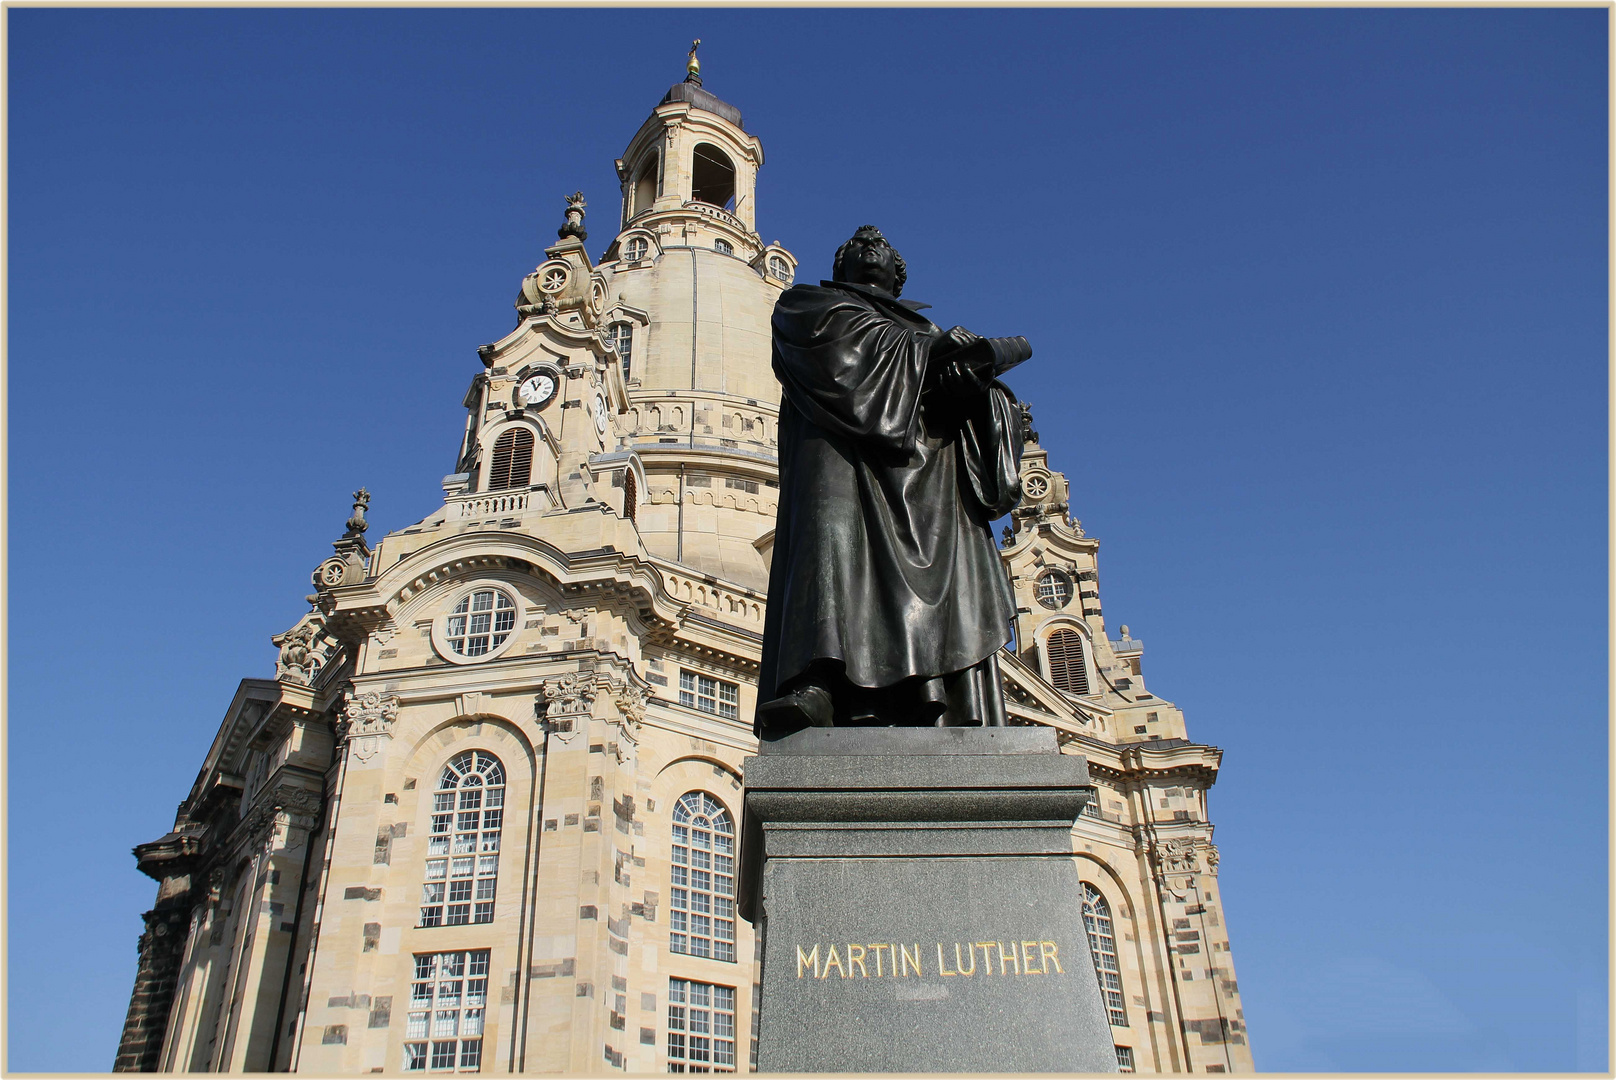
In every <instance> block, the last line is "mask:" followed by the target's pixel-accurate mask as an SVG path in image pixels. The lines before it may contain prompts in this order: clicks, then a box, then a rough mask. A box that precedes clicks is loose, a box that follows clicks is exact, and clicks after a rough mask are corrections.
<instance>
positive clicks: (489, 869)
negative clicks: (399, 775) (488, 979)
mask: <svg viewBox="0 0 1616 1080" xmlns="http://www.w3.org/2000/svg"><path fill="white" fill-rule="evenodd" d="M504 815H505V770H504V769H502V768H501V767H500V764H499V759H498V758H495V757H493V756H492V755H490V754H487V753H485V752H483V751H481V750H467V751H466V752H465V753H463V754H459V755H456V757H455V758H454V760H452V761H450V762H449V764H447V765H445V766H444V767H443V773H442V774H441V775H440V776H439V777H438V790H437V791H435V792H433V794H432V830H431V832H430V833H428V834H427V859H426V880H425V882H423V883H422V885H421V925H422V926H464V925H466V924H467V923H488V922H493V921H494V891H495V886H496V884H497V883H498V880H499V834H500V829H501V827H502V826H503V824H504ZM445 955H447V954H445ZM484 955H486V954H484Z"/></svg>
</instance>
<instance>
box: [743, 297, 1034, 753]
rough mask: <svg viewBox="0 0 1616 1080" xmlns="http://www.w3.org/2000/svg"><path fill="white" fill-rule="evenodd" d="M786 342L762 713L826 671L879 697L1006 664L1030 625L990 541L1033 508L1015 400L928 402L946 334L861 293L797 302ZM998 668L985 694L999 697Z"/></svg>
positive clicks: (790, 301) (784, 316) (780, 356)
mask: <svg viewBox="0 0 1616 1080" xmlns="http://www.w3.org/2000/svg"><path fill="white" fill-rule="evenodd" d="M773 328H774V373H775V375H776V377H777V378H778V379H779V380H780V383H781V386H782V388H783V391H784V392H783V394H782V398H781V402H780V509H779V516H778V518H777V520H776V525H775V534H774V556H773V562H772V565H771V568H770V573H769V605H768V613H767V616H766V618H765V620H764V627H763V663H762V670H761V672H760V678H759V686H758V693H759V698H758V700H759V701H767V700H769V699H771V698H773V697H775V696H777V694H778V693H779V691H780V689H781V688H782V687H783V686H785V684H787V683H788V682H789V681H790V680H791V679H793V678H795V677H796V676H798V675H800V674H802V673H803V672H804V671H806V670H807V669H808V667H809V665H810V664H812V663H814V662H815V661H839V662H840V664H841V665H844V670H845V676H846V679H847V680H848V681H849V682H851V683H853V684H855V686H858V687H872V688H874V687H892V686H894V685H895V684H898V683H901V682H903V681H904V680H907V679H916V678H919V679H923V680H926V679H929V680H934V681H937V682H941V681H942V680H941V679H940V677H943V676H950V675H953V674H955V673H959V672H962V671H964V670H965V669H967V668H972V667H974V666H976V665H979V664H981V663H982V662H983V661H984V660H989V659H990V658H992V657H994V656H995V655H996V654H997V652H998V650H999V649H1000V648H1001V647H1002V646H1004V645H1005V644H1006V643H1007V642H1008V641H1009V640H1010V620H1011V619H1012V618H1014V616H1015V601H1014V598H1013V596H1012V594H1011V591H1010V582H1009V580H1008V578H1007V577H1006V575H1005V570H1004V565H1003V563H1002V562H1001V561H1000V559H999V552H998V548H997V546H996V545H995V543H994V540H993V533H992V528H991V522H992V520H993V519H994V518H996V517H999V516H1000V515H1002V514H1004V513H1007V512H1008V511H1009V510H1010V508H1011V507H1013V506H1014V505H1015V504H1016V502H1017V501H1018V500H1019V499H1020V497H1021V481H1020V478H1019V466H1020V459H1021V448H1022V439H1023V432H1022V425H1021V417H1020V413H1019V410H1018V409H1017V405H1016V399H1015V395H1014V394H1012V393H1011V392H1010V390H1009V388H1008V387H1006V386H1005V385H1004V384H1003V383H1000V382H994V383H993V384H992V385H991V386H990V387H989V389H988V390H987V392H986V393H985V394H983V395H982V396H981V397H979V398H974V399H972V400H969V401H964V402H961V401H954V400H949V399H947V398H946V397H945V396H944V395H943V394H942V393H940V392H939V393H929V394H925V395H924V396H923V394H922V391H923V389H924V387H925V383H926V379H927V362H928V359H929V354H930V352H931V348H932V345H933V342H934V340H935V335H936V334H937V327H935V326H934V325H933V324H932V323H931V322H930V321H929V320H927V319H926V318H925V317H923V316H921V315H920V314H918V313H917V312H916V311H914V310H913V309H911V308H910V307H908V306H906V305H905V304H903V303H901V302H899V301H896V300H893V299H891V298H888V297H885V296H882V295H881V294H879V293H877V292H875V291H874V290H872V289H869V288H866V287H864V286H861V285H856V284H850V283H845V282H830V281H826V282H821V283H820V285H818V286H814V285H797V286H795V287H793V288H791V289H788V290H787V291H786V292H785V293H784V294H783V295H782V296H781V297H780V300H779V302H778V303H777V304H776V305H775V309H774V320H773ZM989 667H990V668H991V669H993V670H991V671H989V672H988V675H989V677H990V679H991V686H989V685H986V683H985V682H984V680H982V679H980V678H979V679H978V681H979V682H984V685H982V686H980V687H979V688H978V692H979V693H989V692H990V693H991V694H992V696H993V698H994V699H995V700H998V698H999V694H1000V690H999V687H998V685H997V677H996V665H989ZM940 694H941V691H940V690H939V691H936V692H933V693H930V694H924V695H923V696H928V697H930V698H932V699H933V700H937V699H939V696H940ZM997 709H998V713H999V715H1000V716H1001V717H1002V713H1003V706H1002V702H1000V703H999V704H998V706H997ZM990 722H991V721H990ZM998 722H1001V723H1002V719H1001V720H999V721H998Z"/></svg>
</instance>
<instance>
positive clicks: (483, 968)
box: [115, 50, 1252, 1075]
mask: <svg viewBox="0 0 1616 1080" xmlns="http://www.w3.org/2000/svg"><path fill="white" fill-rule="evenodd" d="M688 70H689V75H688V77H687V78H686V79H685V80H684V81H683V82H680V83H677V84H675V85H674V86H673V87H672V88H671V89H669V90H668V92H667V93H666V94H665V95H664V96H663V97H662V99H661V101H660V102H659V103H658V104H657V105H656V107H655V108H654V109H652V110H651V113H650V115H649V116H648V117H646V119H645V122H644V123H643V124H641V125H640V127H639V129H638V130H637V131H636V132H635V133H634V135H633V137H632V138H631V139H630V140H629V142H628V146H627V148H626V149H625V150H624V151H623V156H622V158H621V159H620V160H618V162H617V172H618V176H619V178H620V179H621V181H622V211H621V218H620V222H619V227H618V230H617V234H616V235H615V236H614V237H613V238H612V239H611V241H610V243H609V244H607V245H606V247H605V250H604V251H603V252H602V254H601V256H600V258H599V260H598V261H597V260H594V259H592V258H591V257H590V254H589V251H588V249H586V247H585V239H586V233H585V228H584V202H583V199H582V196H580V195H575V196H573V197H572V198H571V199H569V200H568V206H567V210H566V218H565V224H564V225H563V226H562V227H561V229H560V239H559V241H558V242H557V243H556V244H555V245H554V246H553V247H550V248H548V249H546V251H545V253H544V254H545V259H544V261H543V262H541V263H540V264H539V265H538V267H537V268H536V269H534V271H533V272H532V273H531V274H529V275H528V276H527V277H526V278H525V279H523V281H522V282H521V287H520V291H519V293H518V295H517V297H516V324H515V326H514V328H512V329H511V330H510V331H509V332H508V333H506V334H505V336H504V337H502V338H500V339H499V340H498V341H495V342H493V343H492V344H489V345H484V346H482V347H481V348H480V349H478V350H477V355H478V358H479V359H480V361H481V364H480V365H473V368H474V370H472V371H468V375H469V376H470V385H469V386H468V388H467V390H466V394H465V398H464V400H463V401H462V405H463V406H464V408H465V409H466V428H465V436H464V439H463V440H462V442H461V444H460V446H459V447H458V448H457V449H454V450H453V453H454V455H455V458H454V460H455V467H454V471H453V472H452V473H450V475H448V476H446V477H444V479H443V502H442V505H440V506H436V507H434V508H430V513H427V514H426V516H425V517H423V518H422V519H421V520H420V521H419V522H417V523H416V524H413V525H410V526H408V527H406V528H403V529H400V530H398V531H396V532H392V533H389V534H388V535H386V536H383V537H380V538H378V539H374V540H373V539H372V538H369V537H367V536H366V531H367V523H366V520H365V511H366V507H367V504H368V501H369V496H368V495H367V494H366V493H364V492H363V491H360V492H357V493H355V502H354V510H353V516H352V517H351V518H350V519H349V520H348V522H347V528H346V531H345V532H344V533H343V535H342V536H341V537H340V538H339V539H337V541H336V542H335V544H334V545H333V547H334V549H335V550H334V552H333V554H332V555H331V556H330V557H328V558H327V559H325V561H323V562H321V563H320V564H319V565H318V566H317V567H316V568H315V569H314V572H313V585H314V593H313V594H312V595H311V596H310V597H309V598H308V599H309V603H310V610H309V612H308V613H307V614H306V615H304V616H303V617H302V618H301V619H300V620H299V621H298V622H297V624H296V625H294V626H292V627H290V628H289V629H287V630H286V632H285V633H282V634H280V635H277V636H275V637H274V638H273V642H274V645H275V646H276V647H277V648H278V649H279V657H278V662H277V664H276V670H275V675H274V677H273V678H248V679H243V680H242V681H241V684H240V687H239V689H238V690H237V691H236V694H235V696H234V698H233V699H232V700H231V701H230V703H229V706H228V707H227V709H226V710H225V713H224V718H223V722H222V723H221V724H220V725H219V729H218V734H217V735H216V736H215V738H214V740H213V743H212V745H211V746H210V747H209V749H208V752H207V755H206V757H205V759H204V760H203V761H202V763H201V768H200V770H199V771H198V773H197V777H196V782H195V784H194V785H193V786H192V788H191V790H190V791H189V792H188V793H186V794H185V796H184V798H183V801H181V803H180V805H179V810H178V813H177V815H176V817H175V820H174V823H173V827H172V829H170V830H169V831H168V832H167V833H165V834H164V835H162V836H161V837H160V838H158V839H155V840H153V841H151V842H150V843H145V844H141V845H140V846H139V847H137V848H135V852H134V853H135V858H136V860H137V862H138V865H139V868H140V870H141V871H142V872H144V873H145V874H147V875H149V876H150V877H152V878H153V879H154V880H155V881H156V882H157V895H156V901H155V903H154V904H153V906H152V909H151V910H150V911H148V912H146V913H145V926H146V929H145V932H144V933H143V934H142V935H141V937H140V941H139V963H138V970H137V972H136V977H135V986H134V993H133V996H132V998H131V1001H130V1006H129V1012H128V1017H127V1020H126V1022H125V1025H124V1031H123V1037H122V1041H121V1044H120V1047H119V1051H118V1056H117V1060H116V1065H115V1068H116V1069H118V1070H120V1071H174V1072H215V1071H216V1072H273V1071H305V1072H313V1073H317V1074H321V1075H337V1074H350V1073H376V1072H385V1073H410V1072H423V1073H476V1072H485V1073H519V1072H527V1073H550V1074H576V1075H610V1074H615V1073H624V1072H632V1073H650V1072H738V1071H739V1072H744V1071H748V1070H749V1069H750V1068H752V1067H754V1066H753V1063H754V1062H755V1060H756V1052H757V1051H756V1044H755V1042H754V1041H753V1038H752V1033H753V1032H754V1030H755V1028H754V1022H755V1016H754V1013H755V1005H756V996H755V988H754V979H755V964H756V956H757V953H756V951H755V945H756V943H755V941H754V934H753V927H752V926H751V925H750V924H749V923H747V922H746V921H744V920H740V919H738V918H737V916H736V912H735V897H734V893H735V886H734V882H735V866H736V843H737V838H738V831H739V830H738V824H739V820H738V819H739V816H740V809H741V767H742V762H743V760H744V759H745V758H746V757H747V755H749V754H751V753H754V752H755V749H756V740H755V739H754V738H753V735H752V714H753V710H754V708H755V707H756V705H757V700H756V679H757V672H758V661H759V650H760V645H761V641H762V630H763V613H764V602H765V594H766V586H767V581H768V572H769V561H770V555H771V551H772V543H773V530H774V525H775V512H776V502H777V495H778V486H777V471H776V470H777V457H776V436H777V427H776V421H777V418H778V402H779V396H780V390H779V386H778V384H777V382H776V381H775V378H774V375H773V373H772V371H771V369H770V325H769V324H770V314H771V311H772V309H773V307H774V303H775V300H776V298H777V297H778V296H779V294H780V292H781V291H782V290H784V289H786V288H788V287H789V286H790V285H791V283H792V282H793V280H794V279H795V277H796V276H797V273H798V265H797V259H796V257H795V256H794V255H793V254H792V253H791V252H790V251H788V250H786V249H785V248H783V247H781V246H779V245H778V244H777V243H764V242H763V240H762V239H761V234H760V233H759V231H758V217H757V215H758V204H757V199H756V197H755V195H756V187H757V178H758V172H759V170H760V169H761V168H762V166H763V144H762V143H761V142H760V141H759V140H758V138H757V136H755V135H753V134H751V133H749V132H748V131H747V130H746V128H745V126H744V125H743V123H742V117H741V112H740V110H739V109H737V108H736V107H735V106H733V105H731V104H729V103H727V102H724V101H722V100H720V99H719V98H717V97H715V96H714V95H713V94H712V93H711V92H709V91H708V90H706V89H705V88H703V86H702V82H701V77H700V74H699V65H698V64H697V63H696V60H695V56H694V50H692V55H691V60H690V64H689V69H688ZM856 224H858V223H857V222H850V223H849V228H850V229H851V227H852V226H853V225H856ZM818 276H819V275H818V274H814V275H813V277H814V278H815V279H817V278H818ZM446 404H447V403H446ZM1024 418H1025V422H1026V424H1027V427H1028V442H1027V448H1026V452H1025V454H1024V456H1023V458H1022V461H1021V478H1022V484H1023V489H1024V498H1023V501H1022V502H1021V504H1020V505H1019V506H1018V507H1017V508H1016V509H1015V510H1014V512H1013V514H1012V515H1011V519H1010V524H1009V525H1008V526H1007V527H1006V528H1005V530H1004V536H1003V540H1002V545H1001V554H1002V556H1003V559H1004V565H1005V567H1006V569H1007V571H1008V573H1009V575H1010V578H1011V580H1012V582H1013V585H1014V591H1015V596H1016V602H1017V616H1016V621H1017V625H1016V626H1015V641H1014V644H1013V645H1012V646H1011V647H1009V648H1007V649H1006V650H1005V651H1004V653H1003V654H1002V655H1001V657H1000V668H1001V672H1002V675H1003V680H1004V690H1005V695H1006V704H1007V708H1008V713H1009V722H1010V723H1012V724H1038V725H1043V726H1046V727H1050V728H1053V729H1054V730H1055V731H1056V733H1057V736H1058V739H1059V741H1060V743H1061V746H1062V748H1063V750H1064V751H1065V752H1068V753H1074V754H1083V755H1085V756H1086V757H1087V759H1088V763H1089V769H1090V773H1091V776H1092V778H1093V782H1094V783H1095V785H1096V787H1097V792H1096V798H1095V800H1094V802H1093V803H1092V805H1091V806H1090V807H1089V808H1088V809H1087V810H1085V812H1084V814H1083V816H1082V817H1080V818H1079V820H1078V821H1077V823H1076V825H1075V826H1074V828H1073V829H1072V852H1073V857H1074V859H1075V860H1076V861H1077V864H1078V866H1079V869H1080V872H1081V873H1080V876H1081V879H1082V891H1083V895H1082V896H1081V897H1073V898H1072V903H1074V904H1079V903H1081V905H1082V907H1083V911H1084V915H1085V922H1086V924H1087V928H1088V934H1089V944H1090V946H1091V951H1092V956H1093V961H1094V972H1095V977H1096V979H1097V980H1098V981H1099V984H1100V987H1101V991H1102V997H1103V998H1104V1001H1105V1005H1106V1010H1107V1013H1108V1016H1109V1019H1110V1022H1111V1033H1112V1039H1113V1042H1114V1044H1115V1047H1116V1056H1117V1062H1118V1066H1119V1068H1120V1069H1121V1070H1122V1071H1125V1072H1127V1071H1137V1072H1204V1073H1220V1072H1248V1071H1251V1069H1252V1058H1251V1052H1250V1048H1249V1046H1248V1045H1247V1039H1246V1029H1245V1024H1244V1019H1243V1014H1242V1012H1241V1004H1240V994H1239V989H1238V987H1237V984H1236V981H1235V972H1234V963H1233V959H1232V957H1231V953H1230V945H1229V934H1228V930H1227V926H1226V923H1225V919H1224V914H1223V906H1222V900H1221V897H1220V895H1219V889H1218V849H1217V847H1216V846H1215V845H1213V843H1212V824H1211V821H1210V818H1209V816H1208V804H1207V793H1208V791H1209V789H1210V788H1211V787H1212V785H1213V783H1214V781H1215V780H1216V779H1217V775H1218V765H1219V761H1220V758H1221V752H1220V751H1219V750H1218V749H1217V748H1216V747H1213V746H1209V745H1206V744H1203V743H1198V742H1195V741H1193V740H1191V739H1190V738H1189V736H1188V732H1187V729H1186V727H1185V722H1184V714H1183V713H1182V712H1181V711H1180V710H1179V709H1178V708H1177V707H1176V706H1174V705H1173V704H1172V703H1171V702H1168V701H1166V700H1164V699H1162V698H1160V697H1157V696H1155V695H1154V694H1153V693H1151V692H1150V690H1149V689H1148V686H1147V683H1146V681H1145V677H1144V671H1143V667H1142V659H1143V653H1144V645H1143V644H1142V643H1141V642H1140V641H1138V640H1136V639H1134V638H1132V637H1130V636H1129V633H1128V627H1126V626H1120V627H1119V628H1118V631H1119V633H1120V636H1119V637H1112V636H1110V632H1109V631H1108V629H1107V626H1106V622H1105V617H1104V615H1103V614H1102V608H1101V602H1100V588H1099V576H1098V574H1099V564H1098V551H1099V541H1098V540H1096V539H1094V538H1093V537H1090V536H1087V535H1085V534H1084V531H1083V529H1082V528H1081V526H1080V525H1079V524H1078V522H1077V521H1075V520H1074V519H1073V518H1072V517H1071V515H1070V492H1069V488H1068V485H1067V481H1066V478H1065V477H1064V475H1062V473H1060V472H1059V471H1057V470H1055V469H1053V468H1052V467H1051V465H1050V463H1049V461H1048V454H1047V452H1046V451H1045V450H1043V449H1042V448H1041V447H1040V446H1039V445H1038V439H1037V434H1036V432H1033V431H1032V430H1031V427H1032V422H1031V414H1030V412H1029V411H1026V410H1025V407H1024ZM450 452H451V448H449V447H445V456H448V454H449V453H450ZM423 509H426V508H423ZM153 831H155V829H154V830H153ZM1052 1022H1057V1023H1058V1022H1059V1018H1058V1017H1056V1018H1052Z"/></svg>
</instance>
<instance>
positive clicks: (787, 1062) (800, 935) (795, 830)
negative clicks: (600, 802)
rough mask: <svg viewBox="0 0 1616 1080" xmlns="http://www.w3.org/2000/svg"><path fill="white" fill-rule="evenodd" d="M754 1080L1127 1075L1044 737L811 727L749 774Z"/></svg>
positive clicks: (775, 746)
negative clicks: (758, 945)
mask: <svg viewBox="0 0 1616 1080" xmlns="http://www.w3.org/2000/svg"><path fill="white" fill-rule="evenodd" d="M745 774H746V776H745V779H746V803H745V812H744V816H743V823H742V830H743V836H742V843H741V856H742V863H741V879H740V883H739V885H740V888H739V893H738V899H739V904H740V910H741V914H742V916H743V917H745V918H748V919H750V920H752V921H753V922H754V923H756V924H757V926H758V930H759V936H760V938H761V940H762V941H763V946H762V947H763V964H762V974H761V976H760V978H761V982H762V1001H761V1006H760V1009H759V1017H760V1020H759V1029H758V1069H759V1070H760V1071H762V1072H909V1073H916V1072H970V1073H983V1072H1015V1073H1027V1072H1060V1073H1073V1072H1115V1071H1116V1069H1117V1064H1116V1055H1115V1051H1114V1049H1113V1047H1112V1043H1111V1029H1110V1026H1109V1025H1108V1024H1107V1022H1106V1015H1105V1008H1104V1005H1103V1003H1102V1001H1101V998H1100V992H1099V987H1098V985H1097V983H1096V981H1095V977H1094V964H1093V961H1092V959H1091V958H1090V955H1089V948H1088V939H1087V936H1086V934H1085V932H1084V928H1083V897H1082V890H1081V886H1080V884H1079V881H1078V873H1077V866H1076V863H1075V861H1074V859H1073V857H1072V843H1071V829H1072V823H1073V821H1075V820H1076V818H1077V815H1078V814H1079V813H1080V812H1081V811H1082V809H1083V805H1084V803H1085V802H1086V801H1087V800H1088V799H1089V798H1090V797H1091V796H1092V792H1093V789H1092V788H1091V787H1089V786H1088V766H1087V763H1086V762H1085V761H1084V759H1083V758H1081V757H1079V756H1076V755H1069V754H1067V755H1063V754H1061V753H1060V752H1059V748H1058V746H1057V744H1056V741H1055V733H1054V732H1053V731H1052V730H1050V729H1048V728H817V729H810V730H808V731H803V732H799V733H797V734H796V735H792V736H790V737H788V738H786V739H782V740H780V741H778V742H775V743H772V744H766V745H765V746H764V747H763V752H762V753H760V754H759V755H758V756H756V757H750V758H747V759H746V767H745Z"/></svg>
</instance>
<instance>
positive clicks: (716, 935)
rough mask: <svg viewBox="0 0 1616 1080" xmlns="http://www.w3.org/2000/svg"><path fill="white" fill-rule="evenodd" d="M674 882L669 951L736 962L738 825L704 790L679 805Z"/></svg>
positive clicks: (671, 881)
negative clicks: (736, 844) (736, 855)
mask: <svg viewBox="0 0 1616 1080" xmlns="http://www.w3.org/2000/svg"><path fill="white" fill-rule="evenodd" d="M669 884H670V888H669V890H668V894H669V898H668V909H669V910H668V924H669V927H670V928H671V931H670V933H669V934H668V950H669V951H670V952H676V953H684V954H686V955H688V956H708V957H711V958H712V959H714V960H724V961H727V962H729V963H732V964H733V963H734V962H735V825H734V823H733V822H732V821H731V820H730V816H729V811H727V810H725V809H724V807H723V806H722V805H720V804H719V802H718V800H716V799H714V798H713V797H712V796H711V795H709V794H707V793H706V792H704V791H692V792H689V793H688V794H686V795H684V796H683V797H681V798H680V799H679V801H678V802H677V803H675V804H674V807H673V865H672V867H671V868H670V878H669ZM732 1064H733V1062H732Z"/></svg>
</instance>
